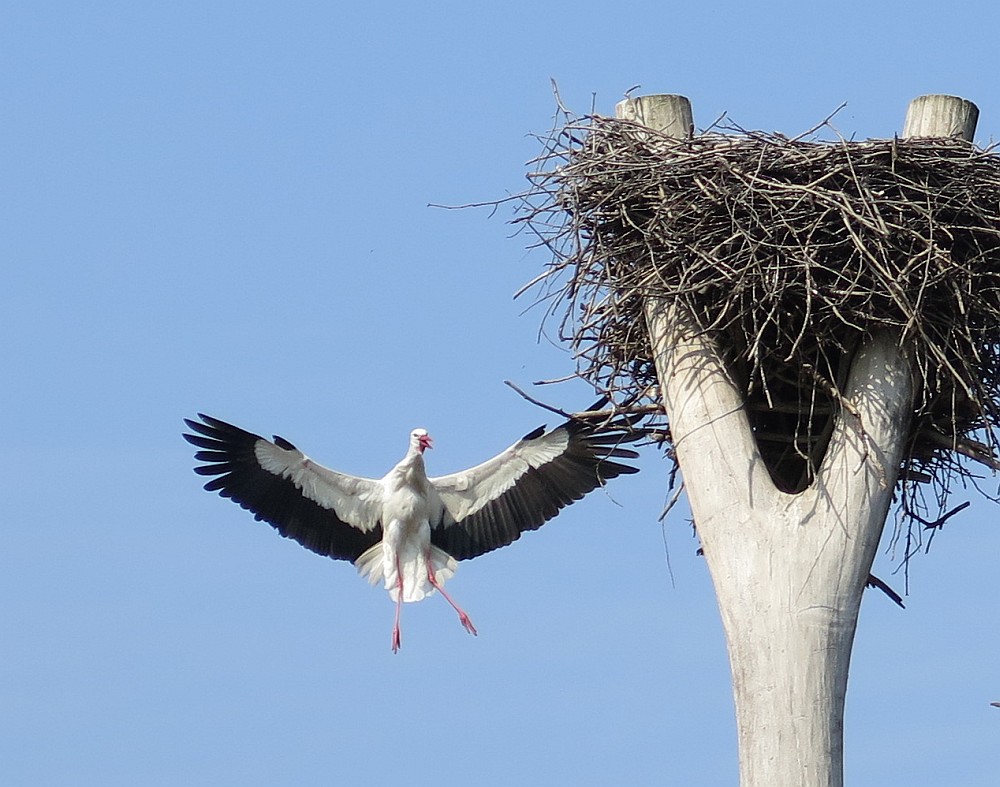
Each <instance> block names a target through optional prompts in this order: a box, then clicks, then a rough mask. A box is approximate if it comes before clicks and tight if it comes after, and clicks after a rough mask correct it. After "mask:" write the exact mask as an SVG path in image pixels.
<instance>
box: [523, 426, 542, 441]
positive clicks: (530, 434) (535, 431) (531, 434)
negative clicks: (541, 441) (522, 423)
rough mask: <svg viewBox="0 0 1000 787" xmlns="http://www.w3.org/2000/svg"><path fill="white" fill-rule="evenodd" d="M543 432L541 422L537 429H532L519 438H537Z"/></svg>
mask: <svg viewBox="0 0 1000 787" xmlns="http://www.w3.org/2000/svg"><path fill="white" fill-rule="evenodd" d="M543 434H545V424H542V425H541V426H539V427H538V428H537V429H532V430H531V431H530V432H528V434H526V435H525V436H524V437H522V438H521V440H522V441H524V440H537V439H538V438H539V437H541V436H542V435H543Z"/></svg>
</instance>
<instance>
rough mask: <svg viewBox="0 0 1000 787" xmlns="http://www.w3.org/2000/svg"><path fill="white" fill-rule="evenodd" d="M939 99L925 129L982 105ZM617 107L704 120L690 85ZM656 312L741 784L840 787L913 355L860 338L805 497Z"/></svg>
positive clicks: (676, 130) (730, 392) (734, 400)
mask: <svg viewBox="0 0 1000 787" xmlns="http://www.w3.org/2000/svg"><path fill="white" fill-rule="evenodd" d="M932 98H933V99H934V100H931V99H932ZM940 98H941V97H925V98H924V99H918V100H917V102H914V103H915V104H916V103H918V102H920V103H921V107H918V108H916V109H914V108H911V111H912V113H913V118H914V120H913V126H912V128H914V129H920V132H921V133H923V134H934V133H935V131H934V129H935V128H939V126H938V125H937V124H936V121H935V122H931V120H930V119H929V118H930V117H932V116H933V117H936V118H941V119H942V120H941V123H943V124H946V125H947V128H948V129H949V133H950V131H951V130H952V129H954V128H961V129H967V126H968V122H969V121H968V120H961V121H960V118H961V117H968V110H967V109H965V110H963V111H959V110H960V109H961V108H959V107H956V106H955V105H954V104H953V103H950V102H954V101H959V102H961V101H962V100H961V99H950V98H949V102H946V106H943V105H942V102H941V101H940V100H939V99H940ZM964 104H968V102H964ZM969 106H971V105H969ZM972 108H973V109H974V107H972ZM617 112H618V116H619V117H627V118H629V119H639V120H640V121H641V122H648V121H649V120H650V119H652V120H653V122H655V124H656V125H655V128H657V129H658V130H661V131H664V132H665V133H671V134H673V135H676V136H681V135H682V134H683V133H690V132H689V131H686V130H688V129H691V128H692V126H693V124H692V120H691V109H690V104H689V102H687V100H686V99H684V98H683V97H679V96H666V97H661V96H645V97H641V98H636V99H629V100H628V101H625V102H622V103H621V104H619V105H618V108H617ZM963 112H964V113H965V114H964V115H963ZM960 122H961V124H962V125H960ZM973 126H974V121H973ZM910 128H911V125H910V122H909V120H908V122H907V129H908V130H909V129H910ZM962 133H966V131H963V132H962ZM968 134H969V135H970V136H971V132H968ZM646 319H647V324H648V328H649V333H650V338H651V341H652V345H653V352H654V356H655V361H656V368H657V374H658V377H659V381H660V388H661V394H662V398H663V404H664V406H665V408H666V411H667V416H668V418H669V421H670V428H671V433H672V436H673V440H674V444H675V447H676V451H677V457H678V461H679V463H680V467H681V472H682V473H683V476H684V481H685V488H686V490H687V493H688V499H689V502H690V505H691V510H692V513H693V514H694V519H695V525H696V527H697V529H698V534H699V537H700V539H701V543H702V546H703V548H704V552H705V558H706V561H707V563H708V567H709V571H710V573H711V575H712V581H713V583H714V586H715V591H716V596H717V599H718V603H719V609H720V612H721V615H722V621H723V626H724V629H725V632H726V640H727V645H728V649H729V659H730V666H731V669H732V677H733V693H734V699H735V705H736V722H737V734H738V739H739V750H740V781H741V784H742V785H743V787H842V785H843V718H844V698H845V695H846V691H847V676H848V668H849V665H850V657H851V648H852V645H853V641H854V633H855V629H856V626H857V619H858V612H859V609H860V604H861V596H862V593H863V591H864V587H865V580H866V579H867V577H868V574H869V571H870V569H871V565H872V562H873V561H874V558H875V552H876V549H877V547H878V543H879V539H880V537H881V534H882V528H883V526H884V524H885V518H886V515H887V513H888V510H889V505H890V503H891V501H892V492H893V488H894V486H895V483H896V478H897V473H898V468H899V463H900V461H901V457H902V452H903V443H904V439H905V436H906V434H907V431H908V426H909V419H910V416H911V413H912V410H913V373H912V368H911V363H910V360H909V357H908V355H907V353H906V352H905V350H904V349H903V348H901V347H900V345H899V340H898V337H896V336H894V335H891V334H889V333H881V334H879V335H876V336H874V337H872V338H871V339H870V340H868V341H867V342H866V343H865V344H864V345H863V346H862V347H861V348H860V349H859V351H858V352H857V354H856V356H855V358H854V361H853V364H852V367H851V371H850V374H849V377H848V381H847V385H846V387H845V391H844V393H845V395H846V398H847V399H848V401H849V402H850V407H849V408H842V409H841V411H840V414H839V416H838V418H837V422H836V425H835V427H834V434H833V437H832V438H831V442H830V446H829V448H828V450H827V454H826V456H825V457H824V460H823V463H822V465H821V467H820V468H818V471H817V475H816V479H815V481H814V482H813V484H812V485H811V486H810V487H809V488H808V489H806V490H805V491H803V492H801V493H799V494H795V495H791V494H786V493H784V492H781V491H779V490H778V489H777V488H775V486H774V484H773V482H772V481H771V479H770V476H769V475H768V472H767V470H766V468H765V466H764V462H763V460H762V458H761V455H760V452H759V451H758V449H757V445H756V442H755V440H754V438H753V435H752V433H751V430H750V426H749V421H748V419H747V416H746V413H745V411H744V409H743V395H742V393H741V392H740V391H739V390H738V389H737V388H736V386H735V385H734V384H733V382H732V380H731V378H730V375H729V373H728V370H727V368H726V365H725V363H724V362H723V360H722V358H721V355H720V353H719V352H718V350H717V348H716V346H715V344H714V342H713V341H712V339H711V337H708V336H705V335H703V334H700V333H699V331H698V330H697V328H696V326H695V325H694V322H693V320H692V319H691V317H690V315H688V314H686V313H685V312H684V311H683V310H682V309H680V308H678V307H676V306H674V305H673V304H670V303H668V302H666V301H664V300H661V299H656V298H650V299H649V300H648V301H647V303H646Z"/></svg>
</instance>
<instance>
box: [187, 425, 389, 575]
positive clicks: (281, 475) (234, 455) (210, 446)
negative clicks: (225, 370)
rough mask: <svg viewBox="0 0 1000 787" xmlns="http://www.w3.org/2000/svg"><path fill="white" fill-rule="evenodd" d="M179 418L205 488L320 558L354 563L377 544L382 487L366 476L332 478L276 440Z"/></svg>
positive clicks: (332, 474)
mask: <svg viewBox="0 0 1000 787" xmlns="http://www.w3.org/2000/svg"><path fill="white" fill-rule="evenodd" d="M198 417H199V418H200V419H201V422H199V421H193V420H189V419H184V422H185V423H186V424H187V425H188V427H189V428H190V429H191V431H192V432H194V434H185V435H184V439H185V440H187V441H188V442H189V443H191V444H192V445H195V446H197V447H198V448H200V449H202V450H200V451H198V452H197V453H196V454H195V458H196V459H197V460H198V461H200V462H204V464H201V465H199V466H197V467H196V468H195V472H196V473H198V474H200V475H206V476H215V477H214V478H212V479H211V480H210V481H209V482H208V483H206V484H205V489H207V490H208V491H210V492H215V491H217V492H218V493H219V494H220V495H222V496H223V497H229V498H232V499H233V500H235V501H236V502H237V503H239V504H240V505H241V506H242V507H243V508H245V509H247V510H248V511H252V512H253V514H254V517H255V518H256V519H259V520H263V521H265V522H268V523H269V524H271V525H273V526H274V528H275V529H276V530H277V531H278V532H279V533H281V535H283V536H285V537H286V538H292V539H294V540H295V541H298V542H299V543H300V544H302V546H304V547H306V548H307V549H311V550H312V551H313V552H317V553H319V554H321V555H326V556H329V557H331V558H334V559H337V560H350V561H352V562H353V561H354V560H356V559H357V557H358V556H359V555H360V554H361V553H362V552H364V551H365V550H366V549H368V548H369V547H371V546H373V545H374V544H376V543H378V542H379V541H380V540H381V539H382V523H381V522H380V521H379V517H380V511H381V500H382V495H383V487H382V484H381V483H380V482H379V481H376V480H374V479H370V478H358V477H355V476H350V475H346V474H344V473H338V472H336V471H334V470H329V469H327V468H325V467H323V466H322V465H318V464H316V463H315V462H313V461H312V460H311V459H310V458H309V457H307V456H306V455H305V454H303V453H302V452H301V451H299V450H298V449H297V448H296V447H295V446H294V445H292V444H291V443H289V442H288V441H287V440H285V439H283V438H281V437H277V436H276V437H275V438H274V442H271V441H270V440H266V439H265V438H263V437H261V436H260V435H256V434H253V433H252V432H247V431H245V430H243V429H240V428H239V427H238V426H233V425H232V424H228V423H226V422H225V421H220V420H219V419H217V418H212V417H210V416H207V415H201V414H199V416H198Z"/></svg>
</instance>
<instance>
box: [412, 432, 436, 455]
mask: <svg viewBox="0 0 1000 787" xmlns="http://www.w3.org/2000/svg"><path fill="white" fill-rule="evenodd" d="M410 445H411V446H413V447H414V448H416V449H417V450H418V451H419V452H420V453H423V452H424V451H426V450H427V449H428V448H433V447H434V446H433V445H432V444H431V436H430V435H429V434H427V430H426V429H414V430H413V431H412V432H410Z"/></svg>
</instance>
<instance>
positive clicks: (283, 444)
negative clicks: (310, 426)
mask: <svg viewBox="0 0 1000 787" xmlns="http://www.w3.org/2000/svg"><path fill="white" fill-rule="evenodd" d="M274 444H275V445H276V446H278V448H281V449H283V450H285V451H298V450H299V449H298V448H296V447H295V446H294V445H292V444H291V443H290V442H288V441H287V440H286V439H285V438H284V437H282V436H281V435H274Z"/></svg>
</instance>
